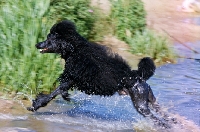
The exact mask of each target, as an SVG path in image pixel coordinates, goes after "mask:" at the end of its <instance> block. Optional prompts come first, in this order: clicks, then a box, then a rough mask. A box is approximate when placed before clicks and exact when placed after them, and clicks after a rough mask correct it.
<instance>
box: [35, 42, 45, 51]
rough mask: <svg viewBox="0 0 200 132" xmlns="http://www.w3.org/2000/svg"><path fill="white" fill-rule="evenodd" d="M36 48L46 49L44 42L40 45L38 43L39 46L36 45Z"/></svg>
mask: <svg viewBox="0 0 200 132" xmlns="http://www.w3.org/2000/svg"><path fill="white" fill-rule="evenodd" d="M35 47H36V48H37V49H43V48H44V42H39V43H37V44H36V45H35Z"/></svg>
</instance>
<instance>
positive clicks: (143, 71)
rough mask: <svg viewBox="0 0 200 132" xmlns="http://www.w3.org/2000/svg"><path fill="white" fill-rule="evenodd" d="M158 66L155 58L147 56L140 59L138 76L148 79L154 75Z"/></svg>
mask: <svg viewBox="0 0 200 132" xmlns="http://www.w3.org/2000/svg"><path fill="white" fill-rule="evenodd" d="M155 69H156V66H155V64H154V62H153V60H152V59H151V58H149V57H145V58H143V59H141V60H140V62H139V64H138V71H137V73H138V76H140V77H142V78H143V79H144V80H148V79H149V78H150V77H151V76H153V74H154V72H155Z"/></svg>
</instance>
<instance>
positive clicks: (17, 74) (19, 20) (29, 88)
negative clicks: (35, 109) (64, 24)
mask: <svg viewBox="0 0 200 132" xmlns="http://www.w3.org/2000/svg"><path fill="white" fill-rule="evenodd" d="M49 4H50V2H49V1H48V0H45V1H41V0H34V1H33V0H15V1H13V0H7V1H6V2H5V3H4V4H3V5H2V6H1V7H0V16H1V17H0V23H1V24H0V63H1V64H0V83H1V85H3V86H2V87H1V89H7V91H16V92H19V91H21V92H25V93H31V92H32V93H33V94H36V93H38V92H41V91H47V92H48V91H49V90H50V88H51V87H52V82H55V79H56V78H57V77H58V74H59V71H61V67H60V59H56V56H55V55H49V54H48V55H42V54H40V53H39V52H38V51H37V50H36V48H35V44H36V43H37V42H39V41H42V40H44V39H45V38H46V34H47V33H48V30H49V28H50V26H49V25H50V24H47V23H50V22H48V21H47V20H46V19H45V18H43V15H44V14H45V12H46V11H47V9H48V7H49Z"/></svg>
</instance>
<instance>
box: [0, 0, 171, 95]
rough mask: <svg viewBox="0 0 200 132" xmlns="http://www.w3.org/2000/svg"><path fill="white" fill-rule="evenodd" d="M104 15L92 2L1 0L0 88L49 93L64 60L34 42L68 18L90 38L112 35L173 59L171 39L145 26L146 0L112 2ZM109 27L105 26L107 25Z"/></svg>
mask: <svg viewBox="0 0 200 132" xmlns="http://www.w3.org/2000/svg"><path fill="white" fill-rule="evenodd" d="M111 3H112V7H111V13H110V14H109V15H108V16H104V15H103V14H102V13H101V12H100V11H99V10H98V9H94V8H92V7H91V6H90V0H75V1H74V0H2V1H1V2H0V16H1V17H0V23H1V24H0V86H1V87H0V89H1V90H3V91H7V92H12V91H15V92H22V93H24V94H30V93H32V94H37V93H39V92H49V91H51V89H52V88H53V82H56V78H57V77H58V76H59V74H60V73H61V72H62V65H61V64H60V63H61V59H60V57H59V56H57V55H54V54H40V53H39V52H38V51H37V50H36V48H35V44H36V43H38V42H40V41H43V40H44V39H46V35H47V34H48V32H49V29H50V27H51V26H52V25H53V24H54V23H55V22H57V21H60V20H63V19H69V20H71V21H73V22H75V23H76V25H77V30H78V32H80V34H81V35H83V36H84V37H85V38H87V39H90V40H93V41H97V40H100V39H101V38H102V37H103V36H104V35H106V34H108V33H110V34H113V35H116V36H117V37H118V38H119V39H121V40H123V41H125V42H127V43H128V44H129V45H130V48H131V49H130V51H131V52H133V53H134V54H135V53H136V54H138V55H145V56H151V57H152V58H154V59H155V60H156V61H163V60H166V59H167V58H172V57H173V55H172V53H171V52H170V49H169V47H168V45H167V43H168V42H167V40H166V38H162V37H160V36H158V35H155V33H153V32H151V31H149V30H145V25H146V24H145V14H146V13H145V11H144V8H143V3H142V2H141V0H111ZM105 27H106V29H105Z"/></svg>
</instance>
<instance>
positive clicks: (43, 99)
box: [27, 81, 72, 112]
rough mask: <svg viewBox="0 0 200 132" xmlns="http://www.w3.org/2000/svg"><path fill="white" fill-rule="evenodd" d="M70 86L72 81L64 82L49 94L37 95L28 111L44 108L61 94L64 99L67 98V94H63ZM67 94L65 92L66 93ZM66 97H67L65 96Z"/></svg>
mask: <svg viewBox="0 0 200 132" xmlns="http://www.w3.org/2000/svg"><path fill="white" fill-rule="evenodd" d="M71 85H72V81H71V82H70V81H69V82H65V83H62V84H61V85H59V86H58V87H57V88H56V89H55V90H54V91H53V92H52V93H50V94H39V95H37V97H36V99H35V100H33V102H32V107H28V108H27V110H29V111H33V112H34V111H36V110H38V109H39V108H40V107H45V106H46V105H47V104H48V103H49V102H50V101H51V100H52V99H54V98H55V97H56V96H57V95H59V94H61V95H62V96H64V97H65V98H66V97H67V96H68V93H67V94H66V93H65V90H66V89H69V88H70V87H71ZM66 92H67V91H66ZM66 95H67V96H66Z"/></svg>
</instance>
